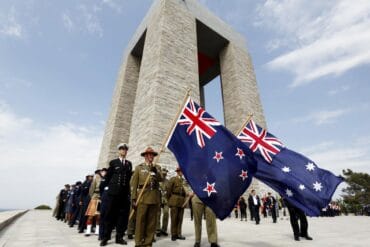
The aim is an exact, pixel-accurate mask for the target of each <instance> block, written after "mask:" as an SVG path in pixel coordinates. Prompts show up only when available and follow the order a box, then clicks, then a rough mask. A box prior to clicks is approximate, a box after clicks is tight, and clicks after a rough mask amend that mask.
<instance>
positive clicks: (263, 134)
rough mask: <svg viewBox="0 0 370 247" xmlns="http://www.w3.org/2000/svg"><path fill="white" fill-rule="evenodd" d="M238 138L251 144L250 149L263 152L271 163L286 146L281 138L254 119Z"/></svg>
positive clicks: (264, 156) (263, 155)
mask: <svg viewBox="0 0 370 247" xmlns="http://www.w3.org/2000/svg"><path fill="white" fill-rule="evenodd" d="M238 139H239V140H241V141H242V142H244V143H246V144H247V145H248V144H249V149H250V150H251V151H252V152H257V153H259V154H261V155H262V157H263V158H264V159H265V160H266V161H267V162H268V163H271V162H272V158H273V156H274V155H276V154H278V153H279V152H280V150H281V148H283V147H284V145H283V143H282V142H280V141H279V139H277V138H276V137H275V136H273V135H271V134H270V133H268V132H267V131H266V130H265V129H263V128H261V127H260V126H258V125H257V124H256V123H255V122H254V121H253V120H252V119H251V120H250V121H249V122H248V124H247V125H246V126H245V127H244V129H243V130H242V131H241V133H240V134H239V135H238Z"/></svg>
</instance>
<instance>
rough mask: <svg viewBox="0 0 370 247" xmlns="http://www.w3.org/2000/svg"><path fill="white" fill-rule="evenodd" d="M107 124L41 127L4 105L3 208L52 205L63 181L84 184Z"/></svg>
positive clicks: (0, 149) (0, 142)
mask: <svg viewBox="0 0 370 247" xmlns="http://www.w3.org/2000/svg"><path fill="white" fill-rule="evenodd" d="M102 128H103V126H100V125H99V126H97V127H95V126H78V125H75V124H72V123H61V124H55V125H51V126H42V125H40V124H39V123H37V122H35V121H33V120H32V119H30V118H27V117H22V116H19V115H17V114H15V113H14V112H12V110H11V109H10V108H9V107H8V106H6V105H5V104H4V103H2V104H0V164H1V165H0V188H1V189H0V190H1V197H0V205H1V207H2V208H14V207H19V208H30V207H34V206H36V205H38V204H41V203H47V204H49V205H50V204H51V205H52V206H53V204H54V198H55V195H56V194H57V192H58V190H59V189H60V188H61V186H62V185H63V184H65V183H72V182H76V181H77V180H82V179H83V178H84V176H85V175H86V174H88V173H92V172H93V171H94V169H95V166H96V164H97V159H98V154H99V151H100V150H99V149H100V144H101V139H102Z"/></svg>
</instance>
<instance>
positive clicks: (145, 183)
mask: <svg viewBox="0 0 370 247" xmlns="http://www.w3.org/2000/svg"><path fill="white" fill-rule="evenodd" d="M190 91H191V90H190V88H189V89H187V90H186V94H185V96H184V99H183V101H182V102H181V104H180V105H179V109H178V111H177V113H176V117H175V118H174V119H173V121H172V124H171V128H170V129H169V131H168V132H167V134H166V137H165V138H164V140H163V142H162V146H161V149H160V150H159V153H158V155H157V156H156V157H155V160H154V161H153V163H157V162H158V161H159V158H160V156H161V154H162V153H163V152H164V148H165V146H166V143H167V141H168V138H169V137H170V135H171V133H172V130H173V128H174V127H175V125H176V123H177V119H178V118H179V116H180V113H181V110H182V108H183V107H184V104H185V103H186V101H187V99H188V98H189V95H190ZM158 172H160V171H158ZM149 180H150V174H149V175H148V176H147V177H146V179H145V182H144V185H143V188H142V189H141V191H140V194H139V196H138V198H137V200H136V205H139V202H140V201H141V198H142V196H143V193H144V190H145V189H146V186H147V185H148V183H149ZM134 213H135V208H134V207H132V209H131V212H130V217H129V221H130V220H131V218H132V217H133V215H134Z"/></svg>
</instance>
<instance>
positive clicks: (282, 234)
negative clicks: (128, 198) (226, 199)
mask: <svg viewBox="0 0 370 247" xmlns="http://www.w3.org/2000/svg"><path fill="white" fill-rule="evenodd" d="M188 214H189V212H186V216H187V218H186V219H184V225H183V233H184V236H185V237H186V240H185V241H179V240H178V241H176V242H172V241H171V240H170V238H169V237H167V238H159V239H157V242H156V243H155V244H154V246H159V247H167V246H175V247H185V246H187V247H192V246H193V244H194V234H193V231H194V226H193V222H192V221H190V219H189V218H188ZM308 221H309V233H310V235H311V236H312V237H313V238H314V240H313V241H307V240H303V239H302V240H301V241H300V242H296V241H294V240H293V236H292V235H293V234H292V231H291V228H290V224H289V220H288V218H287V217H285V218H284V219H281V218H280V219H279V220H278V223H277V224H273V223H272V220H271V218H267V219H263V218H262V222H261V224H260V225H255V224H253V223H252V222H251V221H247V222H245V221H243V222H241V221H239V220H237V219H235V218H229V219H226V220H224V221H223V222H220V221H219V222H218V233H219V244H220V246H222V247H225V246H227V247H229V246H231V247H241V246H261V247H273V246H302V247H303V246H370V230H369V229H370V217H365V216H340V217H335V218H309V219H308ZM204 223H205V222H204ZM205 233H206V230H205V226H203V238H202V246H209V244H208V242H207V238H206V235H205ZM5 246H6V247H13V246H14V247H16V246H17V247H18V246H53V247H57V246H68V247H69V246H71V247H72V246H73V247H80V246H81V247H83V246H99V242H98V241H97V237H96V236H90V237H85V236H83V235H82V234H78V233H77V229H76V228H70V227H68V226H67V225H66V224H64V223H62V222H60V221H56V220H55V219H54V218H52V217H51V211H40V210H32V211H29V212H27V213H26V214H25V215H23V216H21V217H20V218H19V219H17V220H16V221H15V222H14V223H13V224H11V225H10V226H8V227H7V228H6V229H4V230H3V231H2V232H0V247H5ZM108 246H119V245H116V244H113V243H110V244H109V245H108ZM126 246H129V247H133V246H134V242H133V241H129V242H128V245H126Z"/></svg>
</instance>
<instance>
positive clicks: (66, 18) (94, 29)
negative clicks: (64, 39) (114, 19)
mask: <svg viewBox="0 0 370 247" xmlns="http://www.w3.org/2000/svg"><path fill="white" fill-rule="evenodd" d="M100 11H101V8H100V7H99V6H98V5H92V6H90V5H83V4H81V5H79V6H77V7H76V8H75V9H74V10H68V11H67V12H64V13H62V15H61V19H62V23H63V26H64V27H65V28H66V29H67V31H68V32H72V31H78V32H84V33H89V34H91V35H96V36H98V37H100V38H101V37H103V33H104V29H103V26H102V24H101V21H100V19H99V16H98V14H99V12H100Z"/></svg>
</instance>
